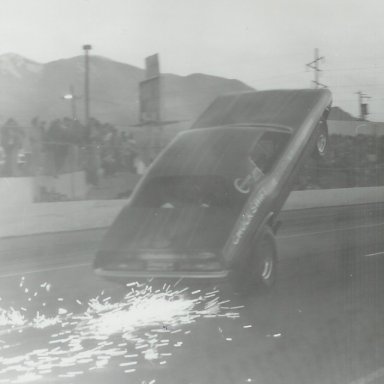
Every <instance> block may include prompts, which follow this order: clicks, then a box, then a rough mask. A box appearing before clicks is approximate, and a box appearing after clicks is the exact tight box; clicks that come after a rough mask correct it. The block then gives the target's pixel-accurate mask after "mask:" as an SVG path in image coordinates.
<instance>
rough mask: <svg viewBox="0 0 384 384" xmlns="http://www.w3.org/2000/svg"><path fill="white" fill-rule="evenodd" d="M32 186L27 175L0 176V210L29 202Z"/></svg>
mask: <svg viewBox="0 0 384 384" xmlns="http://www.w3.org/2000/svg"><path fill="white" fill-rule="evenodd" d="M33 198H34V186H33V182H32V180H31V178H29V177H2V178H0V210H1V211H3V210H11V209H13V208H14V207H23V206H25V205H28V204H31V203H32V202H33Z"/></svg>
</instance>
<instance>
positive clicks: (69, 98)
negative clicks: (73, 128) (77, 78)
mask: <svg viewBox="0 0 384 384" xmlns="http://www.w3.org/2000/svg"><path fill="white" fill-rule="evenodd" d="M63 99H64V100H66V101H69V102H70V103H71V112H72V120H73V121H76V120H77V111H76V100H77V99H79V97H77V96H76V95H75V91H74V88H73V86H71V87H70V88H69V93H67V94H65V95H64V96H63Z"/></svg>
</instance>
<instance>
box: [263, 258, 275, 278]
mask: <svg viewBox="0 0 384 384" xmlns="http://www.w3.org/2000/svg"><path fill="white" fill-rule="evenodd" d="M261 268H262V269H261V271H262V272H261V278H262V279H263V280H264V281H268V280H269V279H270V278H271V276H272V272H273V259H272V257H271V256H269V257H268V258H264V260H263V263H262V265H261Z"/></svg>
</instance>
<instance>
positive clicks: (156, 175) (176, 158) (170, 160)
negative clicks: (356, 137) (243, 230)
mask: <svg viewBox="0 0 384 384" xmlns="http://www.w3.org/2000/svg"><path fill="white" fill-rule="evenodd" d="M288 139H289V134H287V133H285V132H275V131H266V130H264V129H238V130H237V129H236V128H234V129H228V128H221V129H220V128H219V129H209V130H208V129H207V130H199V131H192V132H188V133H186V134H184V135H182V136H180V137H179V139H178V140H176V142H174V143H173V145H172V146H171V147H170V148H169V149H168V151H167V152H166V153H164V154H163V156H162V157H161V158H160V159H159V161H158V162H157V163H156V164H155V165H154V167H153V168H152V169H151V171H150V172H149V174H148V175H147V178H146V182H145V183H144V184H143V186H142V188H141V190H140V191H138V193H137V194H136V197H135V198H134V201H133V205H147V206H157V207H165V208H170V207H177V206H180V205H185V204H198V205H200V206H205V207H211V206H221V207H233V206H238V205H239V204H242V203H243V202H244V196H242V195H241V194H239V193H238V191H236V190H235V188H234V186H233V182H234V180H235V179H236V178H242V177H246V176H247V174H248V173H250V172H252V168H253V167H257V168H258V169H260V170H261V171H262V172H263V173H267V172H269V171H270V169H271V168H272V166H273V164H274V162H275V161H276V159H277V158H278V156H279V154H281V151H282V149H283V148H284V145H286V143H287V142H288Z"/></svg>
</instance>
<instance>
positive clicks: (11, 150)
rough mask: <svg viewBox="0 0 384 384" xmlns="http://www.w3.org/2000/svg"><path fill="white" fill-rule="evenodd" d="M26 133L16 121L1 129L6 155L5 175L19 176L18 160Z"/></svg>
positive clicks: (8, 122)
mask: <svg viewBox="0 0 384 384" xmlns="http://www.w3.org/2000/svg"><path fill="white" fill-rule="evenodd" d="M23 138H24V132H23V130H22V128H21V127H19V125H18V124H17V122H16V121H15V120H14V119H9V120H8V121H7V122H6V123H5V124H4V125H3V127H2V128H1V138H0V141H1V146H2V147H3V150H4V154H5V164H4V175H5V176H17V158H18V154H19V151H20V149H21V148H22V146H23Z"/></svg>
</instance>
